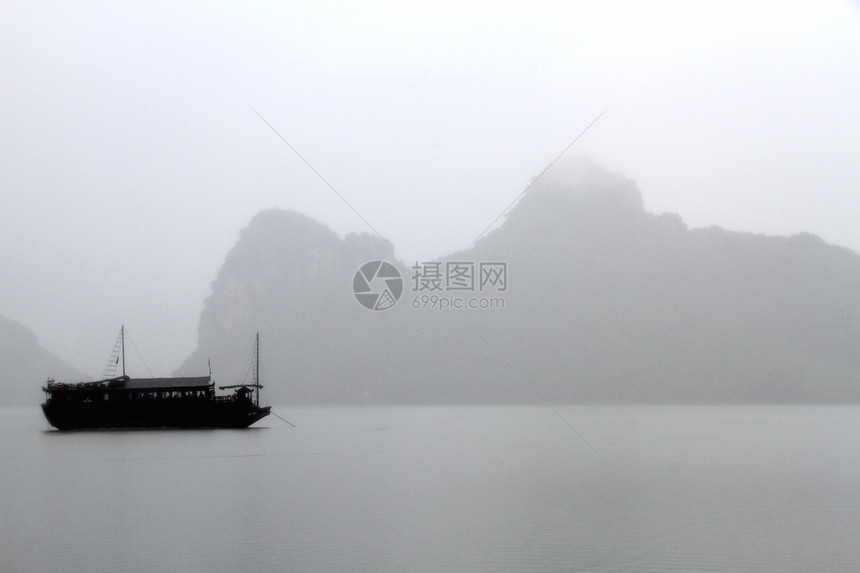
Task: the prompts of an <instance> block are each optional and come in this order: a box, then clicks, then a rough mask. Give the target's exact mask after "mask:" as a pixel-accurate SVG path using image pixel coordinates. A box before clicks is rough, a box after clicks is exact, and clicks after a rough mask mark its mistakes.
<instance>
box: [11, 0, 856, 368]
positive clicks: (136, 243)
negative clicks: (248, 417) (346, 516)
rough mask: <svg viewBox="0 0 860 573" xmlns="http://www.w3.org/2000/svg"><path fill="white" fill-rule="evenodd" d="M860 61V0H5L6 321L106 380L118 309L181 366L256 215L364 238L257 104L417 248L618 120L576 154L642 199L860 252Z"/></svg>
mask: <svg viewBox="0 0 860 573" xmlns="http://www.w3.org/2000/svg"><path fill="white" fill-rule="evenodd" d="M858 56H860V3H857V2H853V3H852V2H832V1H824V2H814V3H813V2H763V3H761V2H759V3H757V2H736V3H725V2H720V3H707V4H706V3H691V2H652V3H644V2H623V3H621V2H602V1H596V2H575V1H566V2H517V3H506V2H307V3H297V2H284V3H281V2H248V3H245V2H235V3H233V2H186V3H179V4H178V5H175V3H172V2H163V3H162V2H134V3H131V2H86V3H84V2H30V1H28V2H16V1H6V2H4V3H2V4H0V78H2V79H0V86H2V91H0V315H2V316H6V317H8V318H12V319H14V320H18V321H20V322H22V323H24V324H25V325H27V326H28V327H30V328H31V329H33V330H34V332H35V333H36V334H37V336H38V337H39V340H40V342H41V343H42V344H43V345H44V346H46V347H47V348H48V349H50V350H52V351H54V352H56V353H58V354H59V355H60V356H61V357H62V358H64V359H65V360H67V361H69V362H71V363H72V364H73V365H74V366H76V367H77V368H79V369H81V370H83V371H84V372H87V373H90V374H93V375H100V374H101V371H102V369H103V367H104V363H105V362H106V360H107V358H108V355H109V353H110V350H111V348H112V345H113V341H114V337H115V336H116V333H117V331H118V329H119V325H120V324H121V323H122V322H125V324H126V325H127V327H128V329H129V331H130V333H131V334H132V337H133V340H134V342H135V344H136V345H137V347H138V348H139V349H140V351H141V353H142V354H143V358H144V360H145V361H146V364H148V366H149V368H150V369H151V371H152V373H153V374H154V375H156V376H158V375H166V374H169V373H170V371H172V370H173V369H174V368H176V367H177V366H178V365H179V363H180V362H181V361H182V359H183V358H185V357H186V356H187V355H188V354H190V352H191V350H192V349H193V347H194V346H195V343H196V336H197V334H196V328H197V322H198V318H199V313H200V311H201V309H202V306H203V299H204V298H205V297H206V296H207V295H208V294H209V291H210V283H211V282H212V281H213V280H214V278H215V275H216V273H217V271H218V268H219V266H220V264H221V262H222V260H223V258H224V256H225V255H226V253H227V252H228V250H229V249H230V247H231V246H232V245H233V244H234V243H235V241H236V238H237V232H238V231H239V230H240V229H242V228H243V227H245V226H246V225H247V223H248V221H249V220H250V218H251V217H252V216H253V215H254V214H255V213H257V212H258V211H260V210H262V209H265V208H270V207H280V208H288V209H295V210H298V211H301V212H303V213H305V214H307V215H309V216H311V217H313V218H315V219H317V220H319V221H321V222H323V223H325V224H326V225H328V226H330V227H331V228H332V229H334V230H335V231H336V232H338V233H340V234H344V233H347V232H350V231H359V232H361V231H369V229H368V228H367V227H366V226H365V224H364V223H363V222H362V220H361V219H360V218H359V217H357V216H356V215H355V213H353V212H352V210H350V208H349V207H348V206H346V205H345V204H344V203H343V202H342V201H341V200H340V199H339V198H338V197H337V196H336V195H335V194H334V193H333V192H332V191H331V190H330V189H328V188H327V187H326V185H325V184H324V183H322V182H321V181H320V180H319V178H318V177H317V176H316V175H314V174H313V172H312V171H311V170H310V169H309V168H308V167H307V166H306V165H305V164H304V163H303V162H302V161H301V159H299V158H298V157H297V156H296V155H295V154H294V153H293V152H292V151H291V150H290V149H289V148H288V147H287V145H285V144H284V142H283V141H281V140H280V139H279V138H278V136H277V135H275V134H274V133H273V132H272V130H271V129H270V128H269V127H268V126H267V125H266V124H265V123H264V122H263V121H262V120H261V119H260V117H258V115H257V112H258V113H259V114H260V115H262V116H263V117H264V118H265V119H266V120H267V121H268V122H270V123H271V124H272V125H273V126H274V127H275V128H276V129H277V130H278V131H279V132H280V134H281V135H283V137H284V138H286V140H287V141H289V142H290V144H291V145H293V146H294V147H295V148H296V149H297V150H298V151H299V152H300V153H301V154H302V155H303V156H304V157H305V159H307V161H308V162H310V164H311V165H313V166H314V168H316V169H317V170H318V171H319V172H320V173H321V174H322V175H323V176H324V177H325V178H326V179H327V180H328V181H329V182H330V183H331V184H332V185H333V186H334V187H335V189H337V191H338V192H339V193H340V194H341V195H343V197H344V198H345V199H346V200H347V201H348V202H349V203H351V204H352V206H353V207H354V208H355V209H356V210H357V211H358V212H359V213H361V215H362V216H363V217H364V218H365V219H366V220H367V221H368V222H370V224H372V225H373V227H374V228H375V229H376V230H378V231H379V232H380V233H381V234H382V235H383V236H385V237H386V238H388V239H390V240H391V241H392V242H393V243H394V245H395V246H396V248H397V255H398V257H399V258H401V259H402V260H404V261H406V262H414V261H415V260H428V259H431V258H433V257H437V256H440V255H443V254H445V253H447V252H450V251H453V250H456V249H461V248H465V247H467V246H468V245H469V244H470V243H471V242H472V240H473V239H474V238H475V237H476V235H478V233H480V232H481V231H482V230H483V229H484V228H485V227H486V226H487V225H488V224H489V223H490V222H491V221H492V220H493V219H494V218H495V217H496V216H497V215H498V214H499V213H500V212H501V211H502V210H503V209H504V208H505V207H506V206H507V205H508V203H509V202H510V201H511V200H512V199H513V198H514V197H516V196H517V195H518V194H519V193H520V192H521V191H522V190H523V189H524V188H525V187H526V186H527V185H528V183H529V181H530V179H531V178H532V177H533V176H534V175H536V174H537V173H539V172H540V171H541V170H542V169H543V168H544V167H545V166H546V164H547V163H548V162H549V161H550V160H552V159H553V158H554V157H555V156H556V155H557V154H558V153H559V152H560V151H561V150H563V149H564V148H565V147H566V146H567V145H568V144H569V143H570V141H571V140H572V139H573V138H574V137H575V136H576V135H577V134H578V133H579V132H580V131H582V130H583V129H584V128H585V127H586V126H587V125H588V124H589V123H590V122H591V121H592V120H594V118H595V117H597V116H598V115H599V114H600V113H601V112H602V111H603V110H606V113H605V114H604V115H603V116H602V117H601V118H600V120H599V121H598V122H596V123H595V124H594V126H593V127H592V128H591V129H590V130H589V131H588V132H587V133H586V135H585V136H583V137H582V139H581V140H580V141H579V142H577V144H576V145H575V146H574V147H573V148H572V150H571V153H578V154H588V155H590V156H591V157H593V158H594V159H595V160H596V161H597V162H598V163H600V164H602V165H603V166H605V167H608V168H610V169H613V170H617V171H621V172H623V173H624V174H626V175H628V176H629V177H632V178H633V179H635V180H636V181H637V183H638V185H639V187H640V189H641V191H642V193H643V195H644V201H645V206H646V209H648V210H649V211H652V212H657V213H659V212H664V211H670V212H675V213H678V214H680V215H681V217H682V218H683V219H684V220H685V221H686V222H687V223H688V224H689V225H690V226H692V227H701V226H709V225H720V226H722V227H725V228H728V229H732V230H743V231H753V232H759V233H766V234H794V233H798V232H801V231H809V232H812V233H815V234H817V235H820V236H821V237H822V238H824V239H825V240H826V241H828V242H831V243H834V244H838V245H843V246H847V247H850V248H852V249H854V250H855V251H860V227H858V225H857V222H858V221H860V103H858V102H860V57H858ZM346 288H347V289H348V286H347V287H346ZM346 293H347V295H349V296H351V294H349V293H348V290H347V291H346ZM238 342H239V343H241V344H247V343H248V341H238ZM135 355H136V354H133V355H132V357H130V358H129V365H130V366H132V365H133V364H135V362H134V360H135V358H134V357H135ZM201 372H202V373H205V365H201ZM132 374H134V375H138V376H142V375H144V376H145V375H147V372H146V371H145V370H143V368H142V367H140V366H137V367H136V369H135V371H133V372H132Z"/></svg>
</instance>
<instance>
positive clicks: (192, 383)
mask: <svg viewBox="0 0 860 573" xmlns="http://www.w3.org/2000/svg"><path fill="white" fill-rule="evenodd" d="M120 359H122V374H121V375H120V376H111V377H107V378H105V379H103V380H96V381H93V382H78V383H72V384H68V383H64V382H57V381H55V380H52V379H49V380H48V381H47V383H46V385H45V386H42V390H43V391H44V392H45V403H44V404H42V411H43V412H44V413H45V418H47V420H48V422H49V423H50V424H51V425H52V426H54V427H55V428H57V429H58V430H82V429H98V428H247V427H248V426H250V425H251V424H253V423H255V422H257V421H259V420H261V419H262V418H265V417H266V416H268V415H269V412H270V411H271V406H260V389H261V388H262V386H261V385H260V380H259V375H260V334H259V333H257V338H256V342H255V345H254V356H253V359H252V363H251V364H252V365H251V370H252V381H251V383H248V384H233V385H228V386H219V390H227V391H229V392H228V393H226V394H225V393H221V394H219V393H216V391H215V383H214V382H213V381H212V372H211V368H210V372H209V375H208V376H190V377H173V378H131V377H129V376H127V375H126V373H125V327H124V326H123V327H122V328H121V329H120V334H119V338H118V340H117V344H116V345H115V346H114V351H113V353H112V354H111V361H110V363H109V368H111V366H110V364H112V365H113V368H114V371H113V373H114V374H116V369H115V367H116V364H117V363H119V361H120ZM106 374H107V371H106Z"/></svg>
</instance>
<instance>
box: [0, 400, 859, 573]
mask: <svg viewBox="0 0 860 573" xmlns="http://www.w3.org/2000/svg"><path fill="white" fill-rule="evenodd" d="M276 411H278V412H279V413H280V414H281V415H282V416H284V417H287V418H289V419H297V427H296V428H290V427H289V426H287V425H286V424H284V423H283V422H281V421H280V420H277V419H275V418H271V417H270V418H269V419H267V420H264V421H263V422H261V423H260V425H261V427H260V428H252V429H250V430H245V431H235V430H207V431H196V430H186V431H168V430H159V431H101V432H80V433H59V432H54V431H50V430H49V427H48V425H47V423H46V422H44V420H43V419H42V417H41V412H39V411H38V410H36V409H2V410H0V430H2V434H0V435H2V441H0V462H2V465H0V570H2V571H4V572H17V571H28V572H29V571H40V572H48V571H86V572H108V571H110V572H116V571H135V572H137V571H158V572H162V571H177V572H178V571H181V572H196V571H200V572H204V571H205V572H212V571H279V572H280V571H374V572H378V571H397V572H400V571H660V572H664V571H803V572H807V571H857V570H860V547H858V546H860V407H853V406H851V407H825V406H820V407H576V408H560V409H559V413H560V414H561V415H562V416H563V417H564V420H562V419H561V418H560V417H559V416H557V415H556V414H555V413H554V412H553V411H552V410H550V409H548V408H540V407H497V408H494V407H489V408H478V407H427V408H371V409H325V408H319V409H311V410H307V411H302V410H301V409H298V408H293V409H289V408H282V409H277V408H276ZM565 420H566V421H567V422H569V424H570V425H568V424H567V423H566V422H565ZM572 428H573V429H572ZM574 429H575V430H574ZM586 441H587V443H586ZM589 444H590V446H589ZM592 447H593V449H592Z"/></svg>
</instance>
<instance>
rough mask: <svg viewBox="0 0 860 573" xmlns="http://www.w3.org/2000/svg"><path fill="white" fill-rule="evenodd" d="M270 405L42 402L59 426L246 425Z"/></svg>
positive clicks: (207, 401)
mask: <svg viewBox="0 0 860 573" xmlns="http://www.w3.org/2000/svg"><path fill="white" fill-rule="evenodd" d="M270 410H271V407H269V406H265V407H259V406H255V405H254V404H253V403H251V402H249V401H246V400H234V401H226V400H210V399H189V400H182V399H179V400H134V401H125V402H110V401H107V402H65V403H64V402H59V401H53V402H48V403H46V404H42V411H43V412H44V413H45V417H46V418H47V419H48V422H49V423H50V424H51V425H52V426H54V427H55V428H57V429H58V430H83V429H97V428H247V427H248V426H250V425H251V424H253V423H254V422H257V421H258V420H260V419H262V418H264V417H266V416H267V415H269V411H270Z"/></svg>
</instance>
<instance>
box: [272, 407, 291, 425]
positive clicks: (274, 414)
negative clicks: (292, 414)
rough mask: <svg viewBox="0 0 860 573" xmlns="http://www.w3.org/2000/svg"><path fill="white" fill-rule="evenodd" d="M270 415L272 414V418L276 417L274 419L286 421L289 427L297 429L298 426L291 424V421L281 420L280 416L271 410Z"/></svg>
mask: <svg viewBox="0 0 860 573" xmlns="http://www.w3.org/2000/svg"><path fill="white" fill-rule="evenodd" d="M269 414H271V415H272V416H274V417H276V418H278V419H279V420H284V422H286V423H288V424H289V425H291V426H292V427H294V428H295V427H296V425H295V424H293V423H292V422H290V421H289V420H285V419H284V418H281V417H280V416H278V415H277V414H276V413H275V412H274V411H273V410H269Z"/></svg>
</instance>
